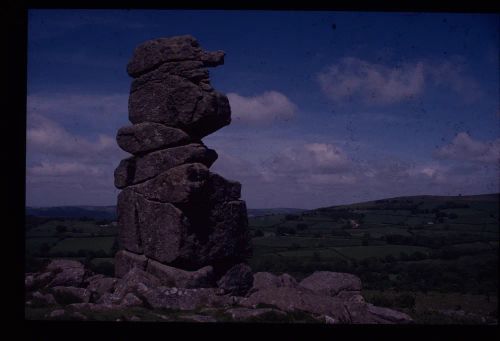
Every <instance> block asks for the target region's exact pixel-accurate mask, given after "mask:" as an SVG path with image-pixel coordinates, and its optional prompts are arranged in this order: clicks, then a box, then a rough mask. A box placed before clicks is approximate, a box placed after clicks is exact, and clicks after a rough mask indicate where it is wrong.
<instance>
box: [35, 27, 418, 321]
mask: <svg viewBox="0 0 500 341" xmlns="http://www.w3.org/2000/svg"><path fill="white" fill-rule="evenodd" d="M223 62H224V53H223V52H221V51H217V52H207V51H204V50H203V49H202V48H201V47H200V46H199V44H198V42H197V41H196V39H194V38H193V37H191V36H179V37H173V38H162V39H156V40H151V41H147V42H145V43H143V44H141V45H140V46H138V47H137V48H136V50H135V52H134V55H133V57H132V60H131V61H130V63H129V64H128V67H127V71H128V73H129V75H130V76H132V77H133V78H134V80H133V82H132V85H131V90H130V98H129V119H130V121H131V122H132V123H133V124H132V125H131V126H127V127H123V128H121V129H120V130H119V131H118V134H117V142H118V145H119V146H120V147H121V148H122V149H123V150H125V151H127V152H129V153H131V154H133V155H132V156H131V157H129V158H127V159H125V160H122V161H121V162H120V164H119V165H118V167H117V168H116V171H115V186H116V187H117V188H119V189H121V190H122V191H121V192H120V194H119V195H118V204H117V211H118V212H117V213H118V226H119V235H118V241H119V245H120V250H119V251H118V252H117V253H116V255H115V277H106V276H103V275H98V274H95V273H93V272H92V271H90V270H88V269H85V267H84V266H83V264H81V263H79V262H77V261H72V260H53V261H51V262H50V263H49V264H48V265H47V266H45V267H44V268H43V269H41V271H40V272H38V273H29V274H26V276H25V286H26V305H27V306H30V307H33V308H35V309H36V308H37V307H51V308H52V311H51V312H49V313H47V314H46V318H48V319H74V320H88V319H92V314H95V313H98V314H97V315H98V316H100V317H102V316H105V314H106V313H107V312H111V313H110V316H113V311H115V312H114V313H115V316H116V310H118V311H120V312H121V313H120V314H122V313H123V314H125V313H126V312H127V311H131V310H137V309H139V310H140V309H143V310H144V311H146V312H147V314H149V316H150V317H151V316H157V317H160V319H161V320H165V319H167V320H172V319H173V317H165V316H164V315H163V313H165V311H166V310H170V311H176V312H178V313H179V314H180V313H182V312H186V313H188V314H189V315H185V316H181V315H179V316H177V318H178V320H184V321H186V320H187V321H193V322H215V321H219V319H221V318H222V320H223V321H228V320H232V321H261V322H265V321H266V319H267V320H270V321H284V322H289V321H295V320H296V318H297V316H305V319H306V320H305V321H308V322H311V321H315V322H323V323H329V324H331V323H334V324H337V323H408V322H411V318H410V317H409V316H407V315H406V314H404V313H401V312H397V311H394V310H391V309H387V308H382V307H375V306H373V305H371V304H368V303H366V302H365V300H364V299H363V296H362V295H361V281H360V279H359V278H358V277H356V276H354V275H350V274H345V273H335V272H327V271H322V272H316V273H313V274H312V275H311V276H309V277H307V278H305V279H303V280H302V281H301V282H300V283H299V282H297V280H296V279H295V278H293V277H292V276H290V275H288V274H281V275H279V276H278V275H275V274H271V273H266V272H258V273H255V274H254V273H253V272H252V269H251V268H250V267H249V266H248V265H247V264H245V263H244V262H245V259H246V258H248V257H249V256H250V253H251V248H250V234H249V231H248V218H247V209H246V204H245V202H244V201H242V200H240V196H241V185H240V184H239V183H238V182H236V181H230V180H227V179H224V178H223V177H222V176H220V175H218V174H215V173H213V172H211V171H210V170H209V168H210V166H211V165H212V164H213V163H214V162H215V160H216V159H217V153H216V152H215V151H214V150H211V149H208V148H207V147H206V146H205V145H204V144H203V143H202V142H201V138H203V137H204V136H206V135H208V134H210V133H213V132H214V131H216V130H218V129H220V128H222V127H224V126H225V125H228V124H229V123H230V121H231V110H230V107H229V103H228V100H227V97H226V96H224V95H222V94H220V93H218V92H216V91H214V90H213V88H212V87H211V85H210V82H209V75H208V71H207V69H206V67H212V66H217V65H221V64H223ZM129 308H134V309H129ZM203 312H205V313H204V314H203V315H200V313H203ZM208 312H212V313H213V316H212V315H210V314H209V313H208ZM158 313H161V314H158ZM193 313H194V314H193ZM147 314H146V315H147ZM207 314H208V315H207ZM146 315H145V316H146ZM94 316H95V315H94ZM120 316H122V315H120ZM142 318H145V317H143V316H141V318H139V317H138V316H135V315H134V316H128V317H125V316H123V318H122V317H120V319H117V320H116V321H118V320H119V321H122V320H128V321H137V320H141V319H142Z"/></svg>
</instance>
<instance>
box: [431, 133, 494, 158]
mask: <svg viewBox="0 0 500 341" xmlns="http://www.w3.org/2000/svg"><path fill="white" fill-rule="evenodd" d="M434 156H435V157H437V158H441V159H450V160H459V161H473V162H482V163H496V164H498V162H499V161H500V138H499V139H496V140H493V141H490V142H481V141H478V140H474V139H473V138H471V137H470V136H469V134H467V133H466V132H460V133H458V134H457V135H456V136H455V137H454V138H453V140H452V141H451V143H450V144H448V145H445V146H443V147H441V148H439V149H438V150H436V152H435V153H434Z"/></svg>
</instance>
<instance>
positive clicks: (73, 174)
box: [26, 114, 128, 206]
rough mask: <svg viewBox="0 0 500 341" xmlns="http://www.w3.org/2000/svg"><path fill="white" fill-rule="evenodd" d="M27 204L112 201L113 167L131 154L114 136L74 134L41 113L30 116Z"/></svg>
mask: <svg viewBox="0 0 500 341" xmlns="http://www.w3.org/2000/svg"><path fill="white" fill-rule="evenodd" d="M26 135H27V141H26V142H27V145H26V147H27V153H26V157H27V169H26V199H27V204H28V205H40V206H47V205H71V204H81V203H89V204H109V203H111V202H114V201H115V200H116V189H115V188H114V185H113V173H114V169H115V168H116V166H117V165H118V163H119V162H120V160H121V159H122V158H125V157H127V156H128V154H127V153H125V152H124V151H122V150H121V149H120V148H119V147H118V145H117V144H116V142H115V139H114V137H111V136H109V135H105V134H99V135H97V137H96V138H90V137H87V136H83V135H77V134H72V133H70V132H69V131H68V130H66V129H65V128H64V127H63V126H62V125H60V124H58V123H56V122H55V121H53V120H51V119H49V118H47V117H44V116H43V115H39V114H31V115H28V129H27V132H26Z"/></svg>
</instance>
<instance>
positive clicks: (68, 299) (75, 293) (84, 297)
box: [52, 286, 91, 305]
mask: <svg viewBox="0 0 500 341" xmlns="http://www.w3.org/2000/svg"><path fill="white" fill-rule="evenodd" d="M52 294H53V295H54V298H55V299H56V301H57V302H58V303H59V304H64V305H66V304H71V303H88V302H89V300H90V294H91V293H90V291H89V290H87V289H84V288H76V287H63V286H57V287H53V288H52Z"/></svg>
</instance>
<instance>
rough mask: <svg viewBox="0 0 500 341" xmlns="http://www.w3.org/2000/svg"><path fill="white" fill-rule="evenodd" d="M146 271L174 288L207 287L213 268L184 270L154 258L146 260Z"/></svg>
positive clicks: (209, 283)
mask: <svg viewBox="0 0 500 341" xmlns="http://www.w3.org/2000/svg"><path fill="white" fill-rule="evenodd" d="M146 271H147V272H149V273H151V274H153V275H154V276H156V277H157V278H158V279H159V280H160V282H161V284H162V285H164V286H168V287H176V288H209V287H211V286H212V285H213V268H212V267H211V266H205V267H203V268H201V269H199V270H197V271H185V270H182V269H177V268H174V267H171V266H168V265H165V264H161V263H159V262H156V261H154V260H150V261H149V262H148V267H147V269H146Z"/></svg>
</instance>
